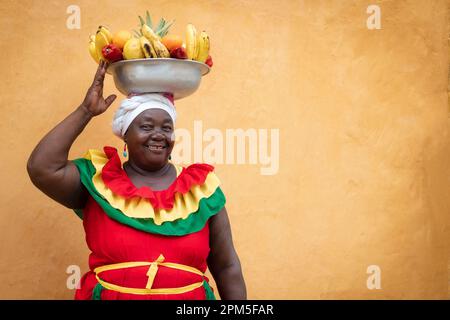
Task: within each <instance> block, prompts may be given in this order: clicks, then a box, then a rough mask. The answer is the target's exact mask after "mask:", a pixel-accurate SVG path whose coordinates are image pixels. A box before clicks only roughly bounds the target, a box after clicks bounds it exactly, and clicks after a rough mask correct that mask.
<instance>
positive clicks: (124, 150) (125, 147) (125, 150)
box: [123, 142, 128, 158]
mask: <svg viewBox="0 0 450 320" xmlns="http://www.w3.org/2000/svg"><path fill="white" fill-rule="evenodd" d="M127 156H128V153H127V143H126V142H125V145H124V146H123V157H124V158H126V157H127Z"/></svg>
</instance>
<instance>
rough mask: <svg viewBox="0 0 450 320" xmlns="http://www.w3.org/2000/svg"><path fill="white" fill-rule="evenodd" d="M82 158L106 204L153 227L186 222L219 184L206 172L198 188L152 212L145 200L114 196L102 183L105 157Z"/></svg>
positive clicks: (92, 153)
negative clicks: (148, 221) (88, 163)
mask: <svg viewBox="0 0 450 320" xmlns="http://www.w3.org/2000/svg"><path fill="white" fill-rule="evenodd" d="M85 158H86V159H88V160H91V162H92V164H93V166H94V168H95V171H96V173H95V175H94V176H93V177H92V182H93V184H94V186H95V188H96V189H97V191H98V192H99V193H100V194H101V195H102V196H103V197H104V198H105V199H106V200H107V201H108V202H109V204H110V205H111V206H113V207H114V208H116V209H118V210H120V211H122V213H123V214H125V215H126V216H128V217H130V218H144V219H148V218H151V219H153V221H154V223H155V224H156V225H161V224H162V223H164V222H168V221H175V220H177V219H186V218H188V217H189V216H190V215H191V214H192V213H194V212H196V211H197V210H198V208H199V203H200V200H201V199H203V198H209V197H210V196H211V195H212V194H213V193H214V192H215V191H216V189H217V187H218V186H219V185H220V180H219V179H218V178H217V176H216V174H215V173H214V172H209V173H208V175H207V177H206V180H205V182H204V183H203V184H202V185H195V186H193V187H192V188H191V190H189V192H187V193H186V194H180V193H176V194H175V199H174V205H173V208H172V209H169V210H165V209H156V210H154V209H153V207H152V205H151V203H150V201H149V200H148V199H144V198H140V197H135V198H131V199H125V198H124V197H122V196H119V195H116V194H114V193H113V192H112V191H111V190H110V189H109V188H108V187H107V186H106V185H105V183H104V182H103V179H102V177H101V172H102V169H103V167H104V165H105V164H106V163H107V162H108V158H107V157H106V155H105V154H104V153H103V152H102V151H99V150H89V151H88V152H87V153H86V155H85ZM174 166H175V168H176V169H177V176H179V174H180V172H181V169H182V168H181V167H180V166H178V165H175V164H174Z"/></svg>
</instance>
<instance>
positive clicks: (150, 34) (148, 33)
mask: <svg viewBox="0 0 450 320" xmlns="http://www.w3.org/2000/svg"><path fill="white" fill-rule="evenodd" d="M141 32H142V34H143V35H144V37H146V38H147V39H148V40H150V41H152V40H161V38H160V37H159V36H158V35H157V34H156V33H155V32H154V31H153V30H152V28H150V27H149V26H148V25H146V24H143V25H142V27H141Z"/></svg>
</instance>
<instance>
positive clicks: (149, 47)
mask: <svg viewBox="0 0 450 320" xmlns="http://www.w3.org/2000/svg"><path fill="white" fill-rule="evenodd" d="M141 32H142V36H141V37H140V38H139V41H140V42H141V48H142V51H144V55H145V57H146V58H170V53H169V50H167V48H166V47H165V46H164V45H163V44H162V42H161V37H160V36H158V35H157V34H156V33H155V32H153V30H152V28H150V27H149V26H148V25H147V24H143V25H142V27H141Z"/></svg>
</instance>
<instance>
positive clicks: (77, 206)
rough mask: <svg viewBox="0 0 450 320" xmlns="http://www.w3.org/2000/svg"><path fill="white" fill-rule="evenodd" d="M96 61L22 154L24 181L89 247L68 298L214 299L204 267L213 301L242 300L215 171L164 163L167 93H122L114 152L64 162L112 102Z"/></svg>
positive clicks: (169, 136) (169, 109) (170, 114)
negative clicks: (71, 100)
mask: <svg viewBox="0 0 450 320" xmlns="http://www.w3.org/2000/svg"><path fill="white" fill-rule="evenodd" d="M107 67H108V66H107V65H106V64H105V63H104V62H101V63H100V65H99V67H98V69H97V73H96V75H95V78H94V81H93V83H92V85H91V87H90V88H89V90H88V92H87V94H86V97H85V99H84V101H83V103H82V104H81V105H80V106H79V107H78V108H77V109H76V110H75V111H74V112H73V113H72V114H70V115H69V116H68V117H67V118H66V119H64V120H63V121H62V122H61V123H59V124H58V125H57V126H56V127H55V128H53V129H52V130H51V131H50V132H49V133H48V134H47V135H46V136H45V137H44V138H42V140H41V141H40V142H39V144H38V145H37V146H36V148H35V149H34V150H33V152H32V154H31V156H30V158H29V160H28V165H27V169H28V173H29V176H30V178H31V180H32V182H33V183H34V184H35V185H36V187H38V188H39V189H40V190H42V191H43V192H44V193H45V194H47V195H48V196H49V197H51V198H52V199H54V200H55V201H57V202H59V203H61V204H62V205H64V206H66V207H68V208H71V209H73V210H74V211H75V212H76V213H77V214H78V215H79V216H80V218H82V219H83V226H84V229H85V232H86V241H87V244H88V247H89V248H90V249H91V251H92V253H91V254H90V257H89V266H90V271H89V272H87V273H86V274H85V275H84V276H83V277H82V279H81V282H80V286H79V289H78V290H77V292H76V296H75V298H76V299H215V296H214V292H213V290H212V288H211V287H210V286H209V279H208V278H207V277H206V276H205V272H206V269H207V268H209V269H210V271H211V274H212V275H213V277H214V279H215V281H216V284H217V287H218V291H219V294H220V296H221V298H222V299H246V288H245V283H244V279H243V276H242V271H241V266H240V262H239V258H238V256H237V254H236V251H235V249H234V246H233V241H232V235H231V228H230V224H229V220H228V215H227V212H226V209H225V196H224V194H223V193H222V191H221V188H220V180H219V179H218V177H217V176H216V174H215V173H214V167H212V166H211V165H208V164H205V163H195V164H192V165H190V166H188V167H181V166H178V165H176V164H174V163H172V162H171V161H170V154H171V152H172V149H173V147H174V137H173V132H174V125H175V121H176V111H175V107H174V105H173V100H171V99H170V96H166V95H163V94H143V95H139V96H133V97H130V98H127V99H125V100H124V101H123V102H122V103H121V105H120V107H119V109H118V111H117V112H116V114H115V117H114V121H113V132H114V134H116V135H117V136H118V137H120V138H121V139H123V141H124V142H125V146H128V153H126V152H125V151H126V148H125V150H124V155H125V156H129V159H128V161H126V162H125V163H123V164H122V163H121V161H120V157H119V155H118V153H117V150H116V149H115V148H112V147H108V146H106V147H104V148H103V151H100V150H89V151H88V152H87V153H86V155H85V156H84V157H83V158H79V159H75V160H73V161H69V160H68V153H69V150H70V148H71V146H72V144H73V142H74V141H75V139H76V138H77V137H78V135H79V134H80V133H81V132H82V131H83V129H84V128H85V127H86V125H87V124H88V123H89V121H90V120H91V119H92V118H93V117H95V116H97V115H100V114H102V113H103V112H105V111H106V110H107V109H108V107H109V106H110V105H111V104H112V102H113V101H114V100H115V98H116V97H115V96H114V95H111V96H109V97H107V98H106V99H104V98H103V80H104V77H105V72H106V69H107Z"/></svg>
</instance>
